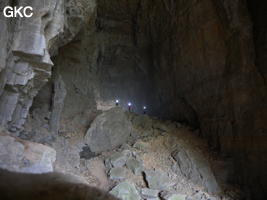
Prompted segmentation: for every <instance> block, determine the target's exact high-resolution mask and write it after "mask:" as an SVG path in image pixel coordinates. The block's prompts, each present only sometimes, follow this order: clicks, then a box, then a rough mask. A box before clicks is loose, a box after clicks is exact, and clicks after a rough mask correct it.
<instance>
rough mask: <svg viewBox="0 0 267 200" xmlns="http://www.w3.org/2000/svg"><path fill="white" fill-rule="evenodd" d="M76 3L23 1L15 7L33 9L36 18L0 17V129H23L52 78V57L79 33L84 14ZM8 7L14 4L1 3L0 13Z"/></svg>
mask: <svg viewBox="0 0 267 200" xmlns="http://www.w3.org/2000/svg"><path fill="white" fill-rule="evenodd" d="M76 3H77V2H76V1H74V2H73V3H72V4H69V3H64V1H62V0H59V1H53V0H48V1H47V0H40V1H34V0H22V1H18V2H17V3H16V4H17V5H15V6H22V5H28V6H32V7H33V11H34V15H33V17H31V18H16V19H14V20H13V19H11V18H4V16H3V15H2V14H1V15H0V26H1V31H0V32H1V33H0V42H1V52H0V71H1V78H0V82H1V89H0V101H1V103H0V123H1V125H4V126H6V127H7V126H8V127H9V128H10V130H12V131H16V130H17V129H20V128H22V125H23V124H24V123H25V120H26V117H27V115H28V112H29V108H30V107H31V105H32V100H33V98H34V97H35V96H36V95H37V93H38V91H39V90H40V89H41V88H42V86H43V85H44V84H45V83H46V82H47V81H48V79H49V78H50V76H51V68H52V66H53V62H52V61H51V58H50V57H51V56H52V55H55V54H56V52H57V49H58V48H59V47H60V46H62V45H64V44H65V43H67V42H69V41H70V40H72V39H73V37H74V36H75V35H76V33H77V32H78V31H79V30H80V25H81V22H82V21H81V20H82V13H81V11H80V10H79V7H78V6H75V4H76ZM7 5H13V3H12V1H10V0H7V1H1V3H0V8H1V12H2V9H3V8H4V7H5V6H7ZM70 10H71V11H72V12H70ZM73 22H75V24H74V23H73ZM74 26H75V27H74Z"/></svg>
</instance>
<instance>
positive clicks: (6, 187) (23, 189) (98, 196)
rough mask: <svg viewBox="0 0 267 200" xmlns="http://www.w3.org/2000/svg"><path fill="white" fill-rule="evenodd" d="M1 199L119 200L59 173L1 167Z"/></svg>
mask: <svg viewBox="0 0 267 200" xmlns="http://www.w3.org/2000/svg"><path fill="white" fill-rule="evenodd" d="M0 199H1V200H118V199H117V198H115V197H113V196H111V195H110V194H108V193H107V192H104V191H100V190H98V189H96V188H93V187H89V186H87V185H85V184H81V183H79V181H78V180H75V179H74V178H73V177H71V176H65V175H62V174H59V173H47V174H22V173H13V172H8V171H6V170H2V169H0Z"/></svg>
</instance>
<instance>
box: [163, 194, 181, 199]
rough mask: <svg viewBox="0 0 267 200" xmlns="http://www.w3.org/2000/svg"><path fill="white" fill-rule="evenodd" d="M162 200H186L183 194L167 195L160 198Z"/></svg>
mask: <svg viewBox="0 0 267 200" xmlns="http://www.w3.org/2000/svg"><path fill="white" fill-rule="evenodd" d="M162 198H163V200H186V195H183V194H167V195H165V196H163V197H162Z"/></svg>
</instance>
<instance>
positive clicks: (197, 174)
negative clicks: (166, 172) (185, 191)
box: [173, 146, 221, 194]
mask: <svg viewBox="0 0 267 200" xmlns="http://www.w3.org/2000/svg"><path fill="white" fill-rule="evenodd" d="M178 148H179V149H178V150H177V151H176V152H174V153H173V158H174V159H175V160H176V161H177V164H178V166H179V169H180V170H181V172H182V174H183V175H184V176H185V177H186V178H188V179H190V180H192V181H193V182H194V183H196V184H200V185H202V186H204V188H205V189H206V191H207V192H209V193H211V194H217V193H219V192H220V191H221V189H220V187H219V185H218V183H217V181H216V178H215V176H214V174H213V172H212V170H211V167H210V165H209V162H208V160H207V159H206V158H204V156H203V155H202V154H200V153H199V152H197V151H194V150H192V148H190V147H186V146H184V147H182V146H180V147H178Z"/></svg>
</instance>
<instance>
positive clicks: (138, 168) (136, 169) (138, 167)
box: [126, 158, 143, 175]
mask: <svg viewBox="0 0 267 200" xmlns="http://www.w3.org/2000/svg"><path fill="white" fill-rule="evenodd" d="M126 166H127V168H128V169H130V170H132V172H133V173H134V174H135V175H139V174H141V172H142V170H143V164H142V162H141V161H138V160H136V159H135V158H130V159H129V160H128V161H127V162H126Z"/></svg>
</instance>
